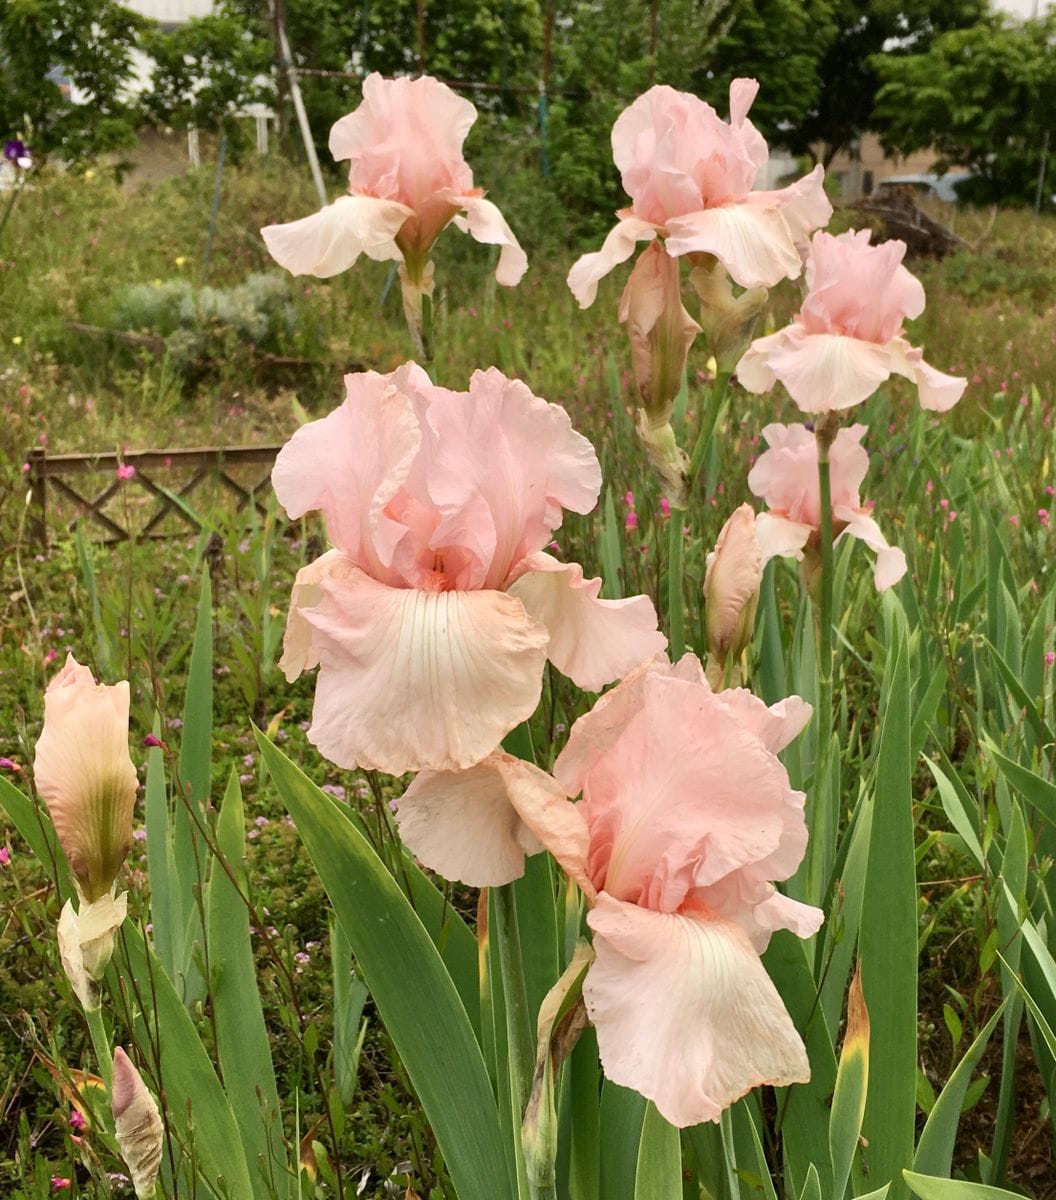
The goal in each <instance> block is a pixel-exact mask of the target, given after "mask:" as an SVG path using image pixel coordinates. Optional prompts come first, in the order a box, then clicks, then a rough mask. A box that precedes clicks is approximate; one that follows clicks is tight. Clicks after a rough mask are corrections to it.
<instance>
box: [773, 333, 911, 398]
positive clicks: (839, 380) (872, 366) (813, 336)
mask: <svg viewBox="0 0 1056 1200" xmlns="http://www.w3.org/2000/svg"><path fill="white" fill-rule="evenodd" d="M768 365H769V367H770V370H771V371H773V373H774V374H775V375H776V376H777V378H778V379H780V380H781V382H782V383H783V384H784V385H785V387H786V388H787V389H788V394H789V395H790V396H791V397H792V399H793V400H795V402H796V404H797V405H798V406H799V407H800V408H801V409H802V410H803V411H804V412H811V413H821V412H830V411H832V410H834V409H843V408H851V407H852V406H853V405H855V404H860V403H861V402H862V401H863V400H868V399H869V397H870V396H871V395H872V394H873V392H875V391H876V389H877V388H878V387H879V386H880V385H881V384H882V383H883V382H884V380H885V379H887V378H888V377H889V376H890V374H891V356H890V354H889V353H888V350H887V347H886V346H878V345H876V344H875V343H874V342H863V341H859V340H858V339H857V338H853V337H844V336H843V335H841V334H832V333H804V332H803V331H802V329H801V327H800V326H792V327H791V329H790V332H789V336H787V337H786V338H785V339H784V340H783V341H782V343H781V344H780V345H779V346H777V347H775V348H774V350H772V351H771V353H770V356H769V364H768Z"/></svg>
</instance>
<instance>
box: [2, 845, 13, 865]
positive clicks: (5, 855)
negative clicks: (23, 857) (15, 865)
mask: <svg viewBox="0 0 1056 1200" xmlns="http://www.w3.org/2000/svg"><path fill="white" fill-rule="evenodd" d="M10 861H11V851H10V850H8V848H7V847H6V846H0V867H6V866H7V864H8V863H9V862H10Z"/></svg>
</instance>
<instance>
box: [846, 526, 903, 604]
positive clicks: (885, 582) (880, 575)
mask: <svg viewBox="0 0 1056 1200" xmlns="http://www.w3.org/2000/svg"><path fill="white" fill-rule="evenodd" d="M832 515H833V516H834V517H835V518H836V520H838V521H845V522H846V526H845V528H844V529H843V532H842V533H841V534H840V537H843V536H844V535H846V536H848V537H854V538H858V539H859V540H860V541H863V542H865V544H866V545H867V546H868V547H869V549H870V550H875V551H876V568H875V570H874V572H873V582H874V584H875V585H876V590H877V591H878V592H885V591H887V589H888V588H889V587H893V586H894V584H896V583H898V581H899V580H900V579H901V578H902V576H903V575H905V573H906V556H905V553H904V552H903V551H902V550H901V549H899V547H898V546H889V545H888V543H887V538H885V537H884V535H883V532H882V530H881V529H880V526H879V525H877V523H876V521H875V520H874V519H873V518H872V517H871V516H870V515H869V514H868V513H867V512H865V511H863V510H862V509H856V508H842V507H841V508H834V509H833V512H832ZM837 540H839V539H837Z"/></svg>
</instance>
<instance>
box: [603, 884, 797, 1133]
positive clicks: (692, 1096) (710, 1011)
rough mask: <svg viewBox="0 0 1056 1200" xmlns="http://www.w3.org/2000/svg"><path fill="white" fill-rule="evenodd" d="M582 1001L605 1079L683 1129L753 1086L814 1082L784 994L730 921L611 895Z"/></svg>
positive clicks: (717, 1113)
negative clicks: (627, 901) (646, 905)
mask: <svg viewBox="0 0 1056 1200" xmlns="http://www.w3.org/2000/svg"><path fill="white" fill-rule="evenodd" d="M587 923H588V924H589V925H590V927H591V929H593V930H594V951H595V954H596V955H597V958H596V960H595V962H594V964H593V965H592V966H591V968H590V970H589V972H588V973H587V977H586V980H585V982H584V985H583V998H584V1001H585V1002H586V1007H587V1013H588V1015H589V1016H590V1019H591V1021H592V1022H593V1023H594V1026H595V1028H596V1030H597V1034H598V1050H599V1052H600V1055H601V1063H602V1067H603V1069H604V1071H605V1075H606V1077H607V1078H608V1079H611V1080H612V1082H613V1083H617V1084H620V1085H621V1086H623V1087H629V1088H633V1089H634V1090H635V1091H637V1092H639V1093H640V1094H641V1095H643V1096H645V1097H646V1098H647V1099H649V1100H652V1101H653V1103H654V1104H655V1105H656V1107H657V1109H658V1110H659V1112H660V1113H661V1115H662V1116H664V1117H665V1118H666V1119H667V1120H668V1121H670V1122H671V1123H672V1124H673V1125H677V1126H678V1127H679V1128H685V1127H686V1126H688V1125H696V1124H698V1123H700V1122H701V1121H717V1120H718V1119H719V1117H720V1116H721V1114H722V1112H723V1110H724V1109H726V1108H728V1107H729V1106H730V1105H731V1104H733V1102H734V1101H735V1100H737V1099H738V1098H739V1097H741V1096H743V1095H744V1094H745V1093H746V1092H748V1091H749V1090H750V1089H752V1088H753V1087H758V1086H760V1085H761V1084H772V1085H773V1086H775V1087H784V1086H786V1085H787V1084H790V1083H804V1082H806V1081H807V1080H808V1079H809V1078H810V1065H809V1063H808V1061H807V1055H806V1051H805V1049H804V1046H803V1042H802V1039H801V1038H800V1036H799V1034H798V1033H797V1032H796V1030H795V1027H794V1026H793V1024H792V1020H791V1018H790V1017H789V1015H788V1013H787V1011H786V1010H785V1007H784V1005H783V1004H782V1002H781V997H780V996H779V995H778V993H777V989H776V988H775V987H774V985H773V983H772V982H771V980H770V978H769V976H768V975H767V974H766V971H765V970H764V969H763V966H762V963H761V962H760V961H759V958H758V956H757V955H756V953H755V951H754V950H753V949H752V946H751V943H750V942H749V941H748V938H747V937H746V935H745V934H744V932H743V931H742V930H741V929H740V928H738V927H737V926H736V925H735V924H733V923H732V922H729V921H721V920H715V919H709V918H708V917H707V916H705V915H703V914H701V915H697V914H694V915H688V914H686V915H683V914H674V913H671V914H667V913H657V912H651V911H649V910H648V909H643V908H638V907H637V906H635V905H631V904H623V903H620V902H619V901H617V900H614V899H612V897H610V896H607V895H605V894H604V893H602V895H601V896H599V898H598V903H597V905H596V907H595V908H594V909H592V910H591V912H590V914H589V915H588V917H587Z"/></svg>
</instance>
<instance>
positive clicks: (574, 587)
mask: <svg viewBox="0 0 1056 1200" xmlns="http://www.w3.org/2000/svg"><path fill="white" fill-rule="evenodd" d="M528 565H529V567H530V570H529V571H528V573H527V574H525V575H522V576H521V577H520V578H519V579H518V580H517V582H516V583H514V584H513V585H512V586H511V587H510V588H509V589H508V590H509V593H510V595H512V596H517V597H518V598H519V599H520V600H521V601H522V602H523V603H524V607H525V609H526V610H527V612H528V614H529V616H531V617H533V618H534V619H535V620H537V621H539V622H540V623H541V624H543V625H545V626H546V628H547V630H548V631H549V633H550V645H549V647H548V648H547V657H548V658H549V659H550V661H551V662H552V663H553V664H554V666H555V667H557V669H558V670H559V671H561V673H562V674H564V675H567V676H568V677H569V679H571V680H572V682H573V683H575V684H576V686H577V687H581V688H585V689H586V690H587V691H591V692H600V691H601V689H602V688H603V687H604V686H605V685H606V684H608V683H612V681H613V680H614V679H619V678H620V677H621V676H622V675H626V674H627V672H628V671H630V670H632V669H633V668H634V667H636V666H638V664H639V663H642V662H644V661H645V660H646V659H650V658H652V657H653V656H654V655H655V654H658V653H659V652H660V651H661V650H663V649H664V648H665V647H666V646H667V638H666V637H664V635H663V634H662V633H661V632H660V631H659V630H658V629H657V618H656V609H654V608H653V602H652V601H651V600H650V599H649V597H648V596H630V597H628V598H627V599H625V600H601V599H599V598H598V593H599V592H600V591H601V580H600V579H584V578H583V568H582V567H581V566H580V565H579V564H578V563H561V562H558V561H557V559H555V558H551V556H550V555H549V554H534V555H532V557H531V558H530V559H529V560H528Z"/></svg>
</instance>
